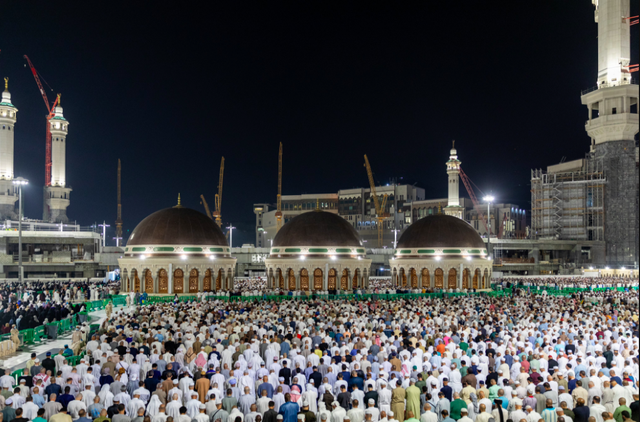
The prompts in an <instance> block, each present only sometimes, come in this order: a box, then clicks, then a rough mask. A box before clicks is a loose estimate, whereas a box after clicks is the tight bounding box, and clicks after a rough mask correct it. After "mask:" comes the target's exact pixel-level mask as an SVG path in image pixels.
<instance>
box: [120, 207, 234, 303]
mask: <svg viewBox="0 0 640 422" xmlns="http://www.w3.org/2000/svg"><path fill="white" fill-rule="evenodd" d="M118 263H119V265H120V271H121V280H122V290H121V291H122V292H147V293H149V294H152V293H154V294H170V295H173V294H176V293H177V294H195V293H198V292H211V291H224V290H232V289H233V276H234V274H235V267H236V258H234V257H232V256H231V254H230V250H229V245H228V244H227V239H226V237H225V235H224V234H223V233H222V230H220V228H219V227H218V226H217V225H216V224H215V222H214V221H213V220H212V219H210V218H209V217H207V216H206V215H204V214H202V213H200V212H198V211H195V210H192V209H189V208H184V207H183V206H181V205H180V198H179V197H178V205H176V206H175V207H173V208H166V209H163V210H160V211H156V212H154V213H153V214H151V215H149V216H148V217H146V218H145V219H143V220H142V221H141V222H140V223H139V224H138V225H137V226H136V228H135V229H134V230H133V232H131V235H130V236H129V240H128V242H127V246H126V247H125V248H124V257H123V258H120V259H118Z"/></svg>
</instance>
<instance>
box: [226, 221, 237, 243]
mask: <svg viewBox="0 0 640 422" xmlns="http://www.w3.org/2000/svg"><path fill="white" fill-rule="evenodd" d="M233 229H235V227H233V224H229V227H227V230H229V248H233Z"/></svg>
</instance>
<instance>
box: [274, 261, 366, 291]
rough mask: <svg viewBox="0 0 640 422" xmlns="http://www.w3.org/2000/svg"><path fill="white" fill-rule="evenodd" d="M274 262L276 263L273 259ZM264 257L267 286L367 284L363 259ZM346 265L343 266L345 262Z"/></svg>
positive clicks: (324, 288)
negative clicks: (335, 259)
mask: <svg viewBox="0 0 640 422" xmlns="http://www.w3.org/2000/svg"><path fill="white" fill-rule="evenodd" d="M274 261H278V262H274ZM282 261H285V260H284V259H274V258H271V259H269V258H268V259H266V260H265V263H266V265H267V274H268V276H269V277H268V279H267V288H268V289H282V290H291V291H304V292H308V291H329V290H345V291H351V290H357V289H366V288H368V287H369V265H367V264H368V263H365V262H364V261H365V260H357V259H346V260H341V261H353V262H349V263H346V262H344V263H340V262H336V261H331V262H330V263H327V262H326V260H318V261H319V262H312V261H311V260H309V262H304V263H302V262H300V260H299V259H288V260H286V261H290V262H288V263H287V262H282ZM345 264H346V265H345Z"/></svg>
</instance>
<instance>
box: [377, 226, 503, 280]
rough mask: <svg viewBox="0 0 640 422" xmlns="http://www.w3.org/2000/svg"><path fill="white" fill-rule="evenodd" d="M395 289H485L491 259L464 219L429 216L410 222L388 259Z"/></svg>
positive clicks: (473, 230)
mask: <svg viewBox="0 0 640 422" xmlns="http://www.w3.org/2000/svg"><path fill="white" fill-rule="evenodd" d="M390 264H391V275H392V281H393V285H394V286H396V287H397V288H398V289H422V288H425V289H435V290H456V289H488V288H490V280H491V272H492V260H491V259H490V258H489V259H488V258H487V248H486V245H485V243H484V241H483V240H482V238H481V237H480V235H479V234H478V232H477V231H476V230H475V229H474V228H473V227H472V226H471V225H469V223H467V222H466V221H464V220H462V219H460V218H458V217H454V216H451V215H445V214H435V215H429V216H427V217H425V218H422V219H420V220H418V221H416V222H415V223H413V224H412V225H410V226H409V227H408V228H407V229H406V230H405V231H404V233H402V236H400V240H399V241H398V246H397V249H396V253H395V256H394V257H393V258H392V259H391V261H390Z"/></svg>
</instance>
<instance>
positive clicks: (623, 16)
mask: <svg viewBox="0 0 640 422" xmlns="http://www.w3.org/2000/svg"><path fill="white" fill-rule="evenodd" d="M592 3H593V4H594V5H595V21H596V22H597V23H598V77H597V85H596V86H595V87H594V88H591V89H588V90H585V91H583V94H582V97H581V99H582V104H584V105H586V106H587V109H588V115H587V121H586V123H585V129H586V131H587V133H588V134H589V136H590V137H591V153H592V154H591V155H592V158H591V159H592V160H596V162H597V163H598V167H600V168H602V170H603V173H604V176H605V178H606V184H605V186H604V201H603V202H604V207H602V208H600V209H601V210H602V211H604V240H605V248H606V249H605V256H606V263H607V264H608V265H614V266H618V265H621V266H626V265H637V261H638V237H639V235H640V233H638V230H639V229H638V206H637V204H638V169H637V163H636V154H637V152H636V146H635V141H634V136H635V134H637V133H638V85H637V82H636V83H635V84H632V83H631V82H632V81H631V73H630V72H629V58H630V57H631V56H630V54H631V53H630V19H629V18H630V16H629V14H630V7H629V0H592ZM634 105H635V107H634V109H632V106H634ZM594 197H595V195H594ZM595 203H596V202H595V199H594V204H595ZM596 206H597V205H596Z"/></svg>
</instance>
